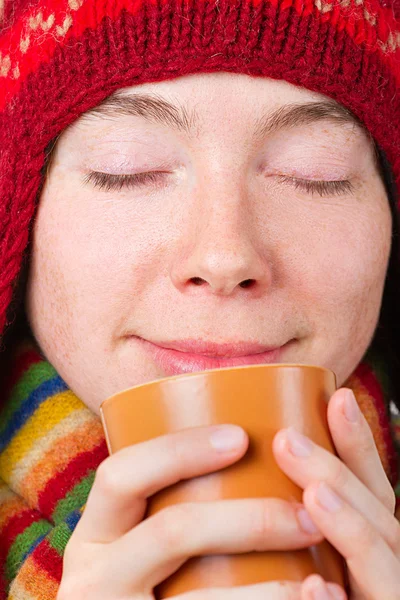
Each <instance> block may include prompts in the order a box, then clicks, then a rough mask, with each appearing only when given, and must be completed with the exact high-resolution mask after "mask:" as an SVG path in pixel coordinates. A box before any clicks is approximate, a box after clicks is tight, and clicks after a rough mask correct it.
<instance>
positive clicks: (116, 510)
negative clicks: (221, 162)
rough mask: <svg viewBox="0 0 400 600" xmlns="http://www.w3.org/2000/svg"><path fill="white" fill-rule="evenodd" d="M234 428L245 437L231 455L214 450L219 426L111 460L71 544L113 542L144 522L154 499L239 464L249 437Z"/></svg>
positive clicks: (179, 435)
mask: <svg viewBox="0 0 400 600" xmlns="http://www.w3.org/2000/svg"><path fill="white" fill-rule="evenodd" d="M218 429H220V428H218ZM229 429H230V428H229ZM232 430H234V431H236V433H239V436H238V438H237V441H236V445H235V446H234V447H233V448H231V449H230V450H227V451H222V450H221V451H217V450H216V449H215V448H214V447H213V445H212V443H211V437H210V436H211V435H212V434H213V432H214V433H215V431H216V428H215V427H196V428H192V429H186V430H184V431H180V432H177V433H173V434H168V435H165V436H160V437H158V438H155V439H152V440H149V441H147V442H143V443H140V444H136V445H133V446H129V447H127V448H124V449H122V450H120V451H119V452H117V453H115V454H113V455H111V456H109V457H108V458H106V459H105V460H104V461H103V462H102V463H101V465H100V466H99V468H98V469H97V472H96V476H95V480H94V483H93V486H92V489H91V491H90V494H89V497H88V500H87V503H86V507H85V509H84V512H83V514H82V517H81V519H80V521H79V522H78V524H77V526H76V528H75V531H74V536H73V538H71V544H72V543H76V542H77V541H83V542H94V543H106V542H111V541H113V540H115V539H117V538H119V537H121V536H122V535H123V534H124V533H126V532H127V531H129V530H130V529H131V528H132V527H134V526H135V525H136V524H137V523H139V522H140V521H141V520H142V519H143V517H144V515H145V512H146V508H147V502H146V500H147V498H148V497H149V496H152V495H153V494H155V493H156V492H158V491H160V490H162V489H163V488H165V487H168V486H170V485H172V484H174V483H177V482H178V481H180V480H182V479H189V478H192V477H196V476H199V475H203V474H205V473H210V472H212V471H216V470H218V469H221V468H223V467H225V466H227V465H229V464H230V463H233V462H235V461H237V460H238V459H239V458H240V457H241V456H242V455H243V454H244V452H245V450H246V449H247V446H248V437H247V434H246V433H245V432H244V431H243V429H241V428H240V427H236V426H233V427H232V429H231V431H232Z"/></svg>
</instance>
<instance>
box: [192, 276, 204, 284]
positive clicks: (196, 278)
mask: <svg viewBox="0 0 400 600" xmlns="http://www.w3.org/2000/svg"><path fill="white" fill-rule="evenodd" d="M190 281H191V282H192V283H194V284H195V285H201V284H202V283H204V279H202V278H201V277H192V278H191V280H190Z"/></svg>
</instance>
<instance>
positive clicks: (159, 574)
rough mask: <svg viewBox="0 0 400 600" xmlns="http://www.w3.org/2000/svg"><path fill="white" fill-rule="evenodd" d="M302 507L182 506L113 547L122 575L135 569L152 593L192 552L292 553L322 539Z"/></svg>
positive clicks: (251, 503) (277, 503)
mask: <svg viewBox="0 0 400 600" xmlns="http://www.w3.org/2000/svg"><path fill="white" fill-rule="evenodd" d="M299 508H300V506H299V505H295V504H292V503H289V502H286V501H284V500H281V499H278V498H264V499H260V498H254V499H246V500H241V499H240V500H238V499H235V500H221V501H217V502H193V503H188V504H176V505H173V506H171V507H168V508H166V509H163V510H161V511H159V512H158V513H156V514H155V515H153V516H152V517H149V518H148V519H146V520H144V521H142V522H141V523H140V524H139V525H137V526H136V527H135V528H134V529H133V530H131V531H129V532H128V533H127V534H125V536H124V537H123V538H121V539H120V540H118V541H116V542H115V543H114V544H113V546H114V550H113V551H114V552H116V553H117V555H118V556H119V561H118V563H119V565H118V568H119V569H121V576H122V574H123V573H129V576H130V577H131V578H132V580H134V581H138V582H141V583H139V585H142V586H143V592H144V593H149V592H150V589H152V588H153V587H155V586H156V585H158V584H159V583H160V582H161V581H163V580H164V579H165V578H166V577H168V576H169V575H170V574H172V573H173V572H175V571H176V570H177V569H178V568H179V567H180V566H181V565H182V564H183V563H184V562H186V560H188V559H189V558H190V557H192V556H201V555H212V554H232V553H244V552H254V551H255V552H260V551H267V550H284V551H288V550H297V549H300V548H306V547H308V546H312V545H314V544H318V543H320V542H321V541H322V539H323V537H322V535H321V533H320V532H318V531H317V532H316V533H313V534H310V533H306V532H305V531H303V529H302V527H301V524H300V522H299V520H298V518H297V512H298V510H299ZM145 586H147V588H145ZM148 586H150V588H149V587H148Z"/></svg>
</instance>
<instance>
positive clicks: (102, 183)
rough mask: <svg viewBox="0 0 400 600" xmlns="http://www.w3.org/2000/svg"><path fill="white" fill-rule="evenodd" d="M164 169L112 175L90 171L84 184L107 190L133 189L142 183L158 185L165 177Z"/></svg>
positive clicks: (142, 184)
mask: <svg viewBox="0 0 400 600" xmlns="http://www.w3.org/2000/svg"><path fill="white" fill-rule="evenodd" d="M166 175H168V173H166V172H165V171H150V172H148V173H134V174H132V175H112V174H111V173H100V172H97V171H91V172H90V173H88V174H87V175H86V176H85V178H84V183H85V184H92V185H93V186H94V187H97V188H99V189H101V190H105V191H107V192H110V191H114V190H117V191H120V190H122V189H133V188H137V187H141V186H144V185H148V184H150V185H160V184H162V180H163V179H165V177H166Z"/></svg>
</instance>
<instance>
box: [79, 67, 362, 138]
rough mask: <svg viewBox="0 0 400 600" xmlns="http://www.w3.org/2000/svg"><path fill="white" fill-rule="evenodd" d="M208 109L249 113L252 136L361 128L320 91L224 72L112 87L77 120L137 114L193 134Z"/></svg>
mask: <svg viewBox="0 0 400 600" xmlns="http://www.w3.org/2000/svg"><path fill="white" fill-rule="evenodd" d="M227 113H229V114H228V115H227ZM213 115H214V116H215V117H216V118H218V116H219V115H223V116H224V117H228V118H230V119H231V121H232V122H235V118H242V117H243V118H247V117H248V116H249V115H250V116H251V117H253V118H250V119H249V121H250V122H248V123H247V124H246V127H247V126H250V127H251V129H252V131H253V132H254V135H255V136H256V137H259V136H264V135H267V134H269V133H272V132H274V131H278V130H281V129H288V128H291V127H296V126H301V125H307V124H310V123H316V122H323V121H325V122H328V121H330V122H331V123H334V124H335V125H342V126H343V127H344V126H347V127H346V128H347V129H348V128H349V126H352V127H356V128H358V129H360V130H362V131H365V128H364V127H363V125H362V124H361V122H360V121H359V120H358V119H357V118H356V117H355V116H354V115H353V114H352V113H351V112H350V111H349V110H348V109H347V108H345V107H344V106H342V105H341V104H338V103H337V102H335V101H334V100H333V99H331V98H328V97H326V96H324V95H322V94H319V93H315V92H312V91H310V90H307V89H305V88H300V87H298V86H294V85H292V84H289V83H288V82H286V81H280V80H272V79H270V78H266V77H250V76H247V75H243V74H232V73H224V72H219V73H209V74H197V75H192V76H187V77H180V78H177V79H172V80H168V81H162V82H156V83H152V84H145V85H141V86H134V87H131V88H123V89H120V90H117V91H116V92H115V93H114V94H113V95H112V96H110V97H108V98H106V99H105V100H104V101H103V102H101V103H100V104H99V105H98V106H96V107H94V108H93V109H91V110H89V111H87V112H86V113H85V114H84V115H82V117H81V118H80V122H90V123H92V122H93V121H95V122H97V121H104V120H115V119H118V118H119V117H136V118H137V117H139V118H141V119H145V120H146V121H149V122H153V123H159V124H162V125H166V126H167V127H169V128H173V129H178V130H180V131H182V132H184V133H186V134H188V135H195V134H199V133H201V128H202V124H203V123H204V122H205V121H206V120H207V119H211V118H212V117H213Z"/></svg>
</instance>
